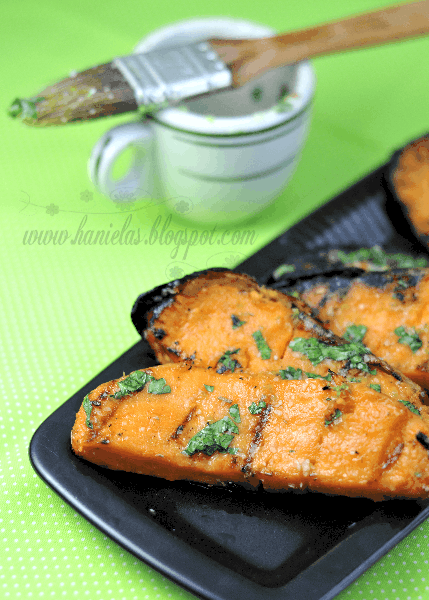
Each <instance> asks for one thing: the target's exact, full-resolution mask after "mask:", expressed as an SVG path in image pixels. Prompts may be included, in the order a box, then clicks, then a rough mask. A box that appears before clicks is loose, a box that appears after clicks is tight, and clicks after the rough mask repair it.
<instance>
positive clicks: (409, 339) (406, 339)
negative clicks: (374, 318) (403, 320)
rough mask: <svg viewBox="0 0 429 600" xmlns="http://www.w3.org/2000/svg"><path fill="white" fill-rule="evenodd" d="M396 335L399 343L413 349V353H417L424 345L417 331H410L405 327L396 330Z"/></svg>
mask: <svg viewBox="0 0 429 600" xmlns="http://www.w3.org/2000/svg"><path fill="white" fill-rule="evenodd" d="M395 334H396V335H397V336H398V342H399V343H400V344H405V345H407V346H409V347H410V348H411V351H412V352H413V353H414V352H417V350H418V349H419V348H421V346H422V345H423V342H422V340H421V339H420V338H419V336H418V333H417V332H416V330H415V329H414V330H411V329H409V330H408V331H407V330H406V329H405V327H404V326H403V325H401V326H400V327H397V328H396V329H395Z"/></svg>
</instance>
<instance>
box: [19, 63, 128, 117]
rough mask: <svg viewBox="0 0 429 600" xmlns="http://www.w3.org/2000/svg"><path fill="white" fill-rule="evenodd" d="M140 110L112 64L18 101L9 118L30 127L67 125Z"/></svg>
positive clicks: (64, 80)
mask: <svg viewBox="0 0 429 600" xmlns="http://www.w3.org/2000/svg"><path fill="white" fill-rule="evenodd" d="M137 108H138V106H137V103H136V101H135V98H134V94H133V91H132V89H131V87H130V86H129V84H128V83H127V82H126V81H125V79H124V77H123V76H122V74H121V73H120V72H119V71H118V70H117V69H115V68H114V67H113V66H112V65H111V63H108V64H104V65H99V66H97V67H93V68H91V69H87V70H86V71H82V72H81V73H77V74H76V75H74V74H72V75H70V76H69V77H67V78H66V79H63V80H62V81H60V82H59V83H56V84H54V85H52V86H49V87H47V88H46V89H44V90H42V91H41V92H40V93H39V94H38V95H37V97H35V98H32V99H29V100H19V99H17V100H15V101H14V102H13V103H12V106H11V107H10V109H9V115H10V116H12V117H15V118H21V119H22V120H23V121H24V122H25V123H27V124H28V125H35V126H49V125H65V124H67V123H74V122H77V121H88V120H89V119H98V118H100V117H107V116H111V115H115V114H120V113H123V112H130V111H136V110H137Z"/></svg>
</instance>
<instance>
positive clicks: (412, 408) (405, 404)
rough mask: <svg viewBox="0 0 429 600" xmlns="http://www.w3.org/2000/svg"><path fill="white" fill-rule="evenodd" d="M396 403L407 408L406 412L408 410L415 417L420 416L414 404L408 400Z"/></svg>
mask: <svg viewBox="0 0 429 600" xmlns="http://www.w3.org/2000/svg"><path fill="white" fill-rule="evenodd" d="M398 402H400V403H401V404H403V405H404V406H406V407H407V408H408V410H410V411H411V412H412V413H414V414H415V415H419V414H420V411H419V409H418V408H417V407H416V406H414V404H413V403H412V402H409V401H408V400H398Z"/></svg>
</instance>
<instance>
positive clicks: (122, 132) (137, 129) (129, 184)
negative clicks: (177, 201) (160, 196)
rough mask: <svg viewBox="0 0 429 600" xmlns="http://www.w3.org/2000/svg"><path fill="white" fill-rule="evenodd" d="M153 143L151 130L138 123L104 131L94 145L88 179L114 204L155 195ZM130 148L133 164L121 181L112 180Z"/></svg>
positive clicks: (146, 125) (146, 124) (124, 124)
mask: <svg viewBox="0 0 429 600" xmlns="http://www.w3.org/2000/svg"><path fill="white" fill-rule="evenodd" d="M152 141H153V131H152V128H151V127H150V125H149V124H148V123H142V122H140V121H137V122H134V123H123V124H122V125H118V126H117V127H113V129H110V130H109V131H107V132H106V133H105V134H104V135H103V136H102V137H101V138H100V139H99V140H98V142H97V143H96V144H95V146H94V148H93V150H92V152H91V156H90V158H89V162H88V173H89V177H90V179H91V181H92V183H93V184H94V185H95V187H96V188H97V189H98V190H99V191H100V192H101V193H102V194H104V195H106V196H108V197H109V198H110V199H111V200H114V201H116V202H122V201H130V200H136V199H137V198H143V197H145V196H154V195H156V190H155V177H154V161H153V156H152ZM133 146H134V147H135V148H136V152H135V156H134V160H133V162H132V164H131V165H130V167H129V169H128V171H127V173H125V175H124V176H123V177H122V179H119V180H115V179H114V178H113V175H112V172H113V167H114V164H115V162H116V160H117V159H118V157H119V155H120V154H121V153H122V152H124V150H126V149H127V148H129V147H133Z"/></svg>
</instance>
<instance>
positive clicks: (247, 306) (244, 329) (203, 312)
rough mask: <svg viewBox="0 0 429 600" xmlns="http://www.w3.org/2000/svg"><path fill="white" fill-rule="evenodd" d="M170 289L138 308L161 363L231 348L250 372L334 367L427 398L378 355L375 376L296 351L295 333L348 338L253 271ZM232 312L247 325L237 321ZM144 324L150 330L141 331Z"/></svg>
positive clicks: (212, 275) (208, 360)
mask: <svg viewBox="0 0 429 600" xmlns="http://www.w3.org/2000/svg"><path fill="white" fill-rule="evenodd" d="M167 288H168V294H167V295H164V297H163V298H162V300H161V299H160V298H161V297H162V295H161V294H160V293H159V288H157V292H156V294H152V293H149V294H148V296H149V298H150V302H151V304H150V309H149V310H148V311H147V312H145V307H144V299H143V300H142V299H140V304H139V305H138V307H137V308H136V310H135V312H134V314H135V315H136V314H138V315H139V319H140V320H139V323H140V331H141V332H142V333H143V334H144V335H145V337H146V339H147V340H148V342H149V344H150V345H151V347H152V348H153V349H154V352H155V355H156V357H157V359H158V361H159V362H160V363H167V362H181V361H191V362H192V364H193V365H195V366H202V367H212V368H215V369H218V368H219V360H220V359H221V357H222V356H223V355H224V353H225V351H229V352H232V351H234V350H237V352H236V353H235V354H233V355H232V356H233V358H234V360H236V362H237V368H241V369H242V370H243V371H248V372H252V373H262V372H266V371H271V372H273V371H277V372H279V370H282V369H286V368H287V367H290V366H291V367H293V368H295V369H301V370H302V371H303V372H305V373H315V374H318V375H321V376H327V375H328V374H329V373H330V372H334V373H339V374H341V375H342V376H346V377H348V378H349V379H355V378H358V379H360V380H362V381H366V383H367V385H369V383H372V384H373V385H381V386H382V391H383V393H385V394H388V395H390V396H391V397H393V398H394V399H397V398H402V399H404V400H408V401H410V402H412V403H415V404H416V405H421V404H422V402H423V401H426V400H427V396H426V394H425V392H424V391H423V390H422V389H421V388H420V387H419V386H418V385H417V384H415V383H413V382H412V381H410V380H408V379H407V378H406V377H403V376H402V374H401V373H400V372H398V371H396V370H393V369H392V368H391V367H390V366H389V365H388V364H387V363H385V362H384V361H383V360H381V359H380V358H377V357H376V356H374V355H373V354H371V353H369V354H368V355H367V356H366V358H365V360H366V361H367V364H368V365H369V366H370V367H371V368H370V370H371V371H376V374H371V373H369V372H366V373H364V372H362V371H358V370H356V369H350V368H349V366H348V365H347V362H346V361H334V360H330V359H325V360H323V361H322V362H320V363H319V364H314V363H313V362H311V361H310V360H309V359H308V358H307V357H306V356H305V355H303V354H301V353H299V352H296V351H294V350H293V349H292V348H291V346H290V343H291V341H292V340H294V339H295V338H312V337H313V338H317V339H319V340H322V341H323V342H325V343H326V344H331V345H334V346H335V345H337V346H341V345H342V344H344V343H346V342H345V340H342V339H341V338H339V337H338V336H336V335H334V334H332V333H331V332H330V331H327V330H326V329H325V328H324V327H323V326H322V324H321V322H320V321H318V320H317V319H315V318H314V317H313V314H312V312H311V309H310V308H309V307H308V306H307V305H306V304H305V303H304V302H302V301H300V300H298V299H297V298H294V297H292V296H288V295H286V294H283V293H282V292H280V291H278V290H272V289H269V288H264V287H260V286H258V284H257V282H256V281H255V280H254V279H253V278H251V277H249V276H247V275H241V274H237V273H233V272H230V271H222V270H216V271H215V272H211V271H209V272H205V273H202V274H201V273H196V274H194V276H187V278H186V280H184V281H176V282H173V283H172V284H168V286H167ZM165 296H167V297H168V301H167V300H165ZM155 297H156V298H155ZM154 298H155V300H154ZM233 317H234V318H235V319H238V321H239V322H240V325H238V326H236V325H234V320H233ZM143 323H145V324H146V328H145V329H143V330H142V329H141V327H142V325H143ZM255 332H260V333H261V335H262V337H263V338H264V340H265V341H266V343H267V346H268V347H269V350H270V356H269V358H267V357H263V356H262V355H261V352H260V350H259V349H258V346H257V344H256V343H255V339H254V337H253V336H254V334H255Z"/></svg>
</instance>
